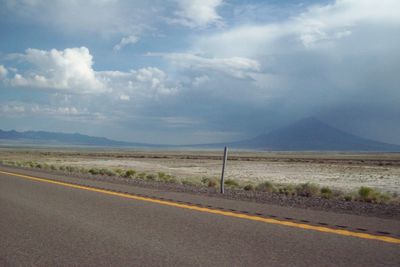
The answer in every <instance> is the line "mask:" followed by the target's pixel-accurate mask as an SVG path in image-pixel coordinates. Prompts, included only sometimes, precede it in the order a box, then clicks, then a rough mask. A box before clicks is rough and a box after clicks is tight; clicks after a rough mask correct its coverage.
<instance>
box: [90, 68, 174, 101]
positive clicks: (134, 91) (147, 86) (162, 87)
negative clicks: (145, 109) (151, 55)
mask: <svg viewBox="0 0 400 267" xmlns="http://www.w3.org/2000/svg"><path fill="white" fill-rule="evenodd" d="M98 76H99V77H101V80H102V81H103V83H104V84H106V85H107V86H108V87H109V88H111V89H112V90H113V91H114V92H120V93H121V95H120V97H119V99H120V100H125V101H126V100H130V99H131V98H133V99H142V100H143V99H148V98H158V97H162V96H165V95H172V94H174V93H176V92H177V91H178V85H177V84H176V83H175V82H173V81H169V80H168V75H167V74H166V73H165V72H164V71H162V70H160V69H159V68H156V67H147V68H141V69H138V70H131V71H129V72H122V71H102V72H98ZM121 96H122V97H121ZM128 97H129V98H128Z"/></svg>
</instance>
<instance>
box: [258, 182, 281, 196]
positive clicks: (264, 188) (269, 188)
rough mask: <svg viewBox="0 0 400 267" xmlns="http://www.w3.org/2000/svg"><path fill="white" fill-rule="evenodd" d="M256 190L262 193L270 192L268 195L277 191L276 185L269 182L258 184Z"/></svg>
mask: <svg viewBox="0 0 400 267" xmlns="http://www.w3.org/2000/svg"><path fill="white" fill-rule="evenodd" d="M256 190H257V191H261V192H268V193H273V192H276V191H277V190H276V187H275V185H274V184H273V183H271V182H269V181H266V182H262V183H260V184H258V185H257V186H256Z"/></svg>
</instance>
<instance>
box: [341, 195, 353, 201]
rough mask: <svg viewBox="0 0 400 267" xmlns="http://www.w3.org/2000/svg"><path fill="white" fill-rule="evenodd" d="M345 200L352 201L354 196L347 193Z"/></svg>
mask: <svg viewBox="0 0 400 267" xmlns="http://www.w3.org/2000/svg"><path fill="white" fill-rule="evenodd" d="M343 200H345V201H352V200H353V196H352V195H350V194H346V195H344V196H343Z"/></svg>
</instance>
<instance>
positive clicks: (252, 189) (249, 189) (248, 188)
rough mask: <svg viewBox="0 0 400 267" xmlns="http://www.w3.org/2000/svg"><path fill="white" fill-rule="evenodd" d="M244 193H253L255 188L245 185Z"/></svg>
mask: <svg viewBox="0 0 400 267" xmlns="http://www.w3.org/2000/svg"><path fill="white" fill-rule="evenodd" d="M243 189H244V190H245V191H254V189H255V187H254V185H252V184H247V185H245V186H244V187H243Z"/></svg>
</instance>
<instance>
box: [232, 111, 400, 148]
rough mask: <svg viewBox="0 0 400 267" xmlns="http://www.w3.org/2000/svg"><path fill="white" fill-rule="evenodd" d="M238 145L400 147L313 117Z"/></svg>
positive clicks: (273, 146) (266, 146) (268, 146)
mask: <svg viewBox="0 0 400 267" xmlns="http://www.w3.org/2000/svg"><path fill="white" fill-rule="evenodd" d="M237 144H238V146H239V147H246V148H253V149H261V150H283V151H290V150H292V151H301V150H304V151H400V146H398V145H391V144H386V143H382V142H377V141H373V140H368V139H365V138H362V137H359V136H355V135H353V134H350V133H347V132H345V131H342V130H339V129H336V128H334V127H332V126H330V125H328V124H326V123H325V122H322V121H320V120H319V119H317V118H314V117H308V118H305V119H301V120H299V121H296V122H294V123H292V124H290V125H288V126H285V127H282V128H279V129H277V130H273V131H271V132H269V133H268V134H263V135H259V136H257V137H255V138H253V139H250V140H246V141H243V142H239V143H237Z"/></svg>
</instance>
